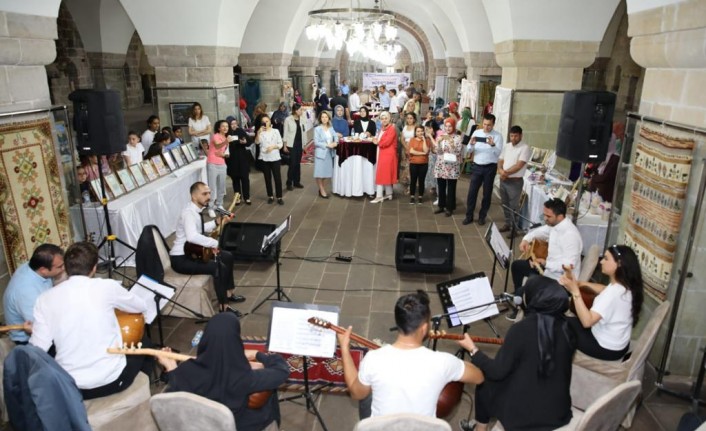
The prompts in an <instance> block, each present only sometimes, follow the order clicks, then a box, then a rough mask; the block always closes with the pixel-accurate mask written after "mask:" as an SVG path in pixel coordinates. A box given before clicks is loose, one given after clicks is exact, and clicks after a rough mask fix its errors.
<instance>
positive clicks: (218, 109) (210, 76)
mask: <svg viewBox="0 0 706 431" xmlns="http://www.w3.org/2000/svg"><path fill="white" fill-rule="evenodd" d="M239 51H240V49H239V48H234V47H222V46H184V45H145V53H146V54H147V58H148V59H149V62H150V64H151V65H152V66H154V70H155V76H156V80H157V88H165V87H167V88H169V89H168V90H157V91H156V100H155V103H156V104H157V112H158V115H159V116H160V119H161V121H162V125H168V124H171V123H172V119H171V114H170V110H169V103H172V102H199V103H200V104H201V105H202V107H203V111H204V114H206V115H208V117H209V119H210V120H211V123H212V124H214V123H215V122H216V121H217V120H219V119H225V118H226V117H227V116H228V115H234V114H235V112H236V107H235V91H234V90H231V89H219V90H216V89H214V87H223V86H229V85H233V66H234V65H235V64H237V62H238V54H239ZM180 87H190V89H187V88H181V89H180Z"/></svg>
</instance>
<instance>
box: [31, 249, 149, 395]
mask: <svg viewBox="0 0 706 431" xmlns="http://www.w3.org/2000/svg"><path fill="white" fill-rule="evenodd" d="M97 264H98V249H97V248H96V246H95V245H93V244H92V243H90V242H78V243H75V244H72V245H71V246H70V247H69V248H68V249H67V250H66V254H65V255H64V265H65V266H66V273H67V274H68V276H69V278H68V280H66V281H64V282H62V283H61V284H59V285H57V286H55V287H54V288H52V289H49V290H47V291H46V292H44V293H42V294H41V295H40V296H39V298H38V299H37V303H36V305H35V306H34V323H33V328H32V329H33V330H32V337H31V338H30V339H29V343H30V344H33V345H35V346H37V347H39V348H41V349H43V350H45V351H48V350H49V348H50V347H51V345H52V342H53V343H54V346H55V347H56V362H58V363H59V365H61V367H62V368H63V369H64V370H66V372H68V373H69V374H70V375H71V377H73V378H74V380H75V381H76V386H78V388H79V389H80V390H81V393H82V394H83V399H84V400H87V399H91V398H98V397H104V396H107V395H111V394H114V393H117V392H121V391H122V390H124V389H126V388H127V387H129V386H130V384H132V382H133V380H134V379H135V376H137V373H138V372H140V370H141V368H143V366H144V368H145V369H146V371H149V370H150V367H148V366H147V365H146V364H145V362H146V361H145V360H144V358H143V357H141V356H131V357H130V358H129V359H126V358H125V356H124V355H112V354H109V353H108V352H107V351H106V349H107V348H109V347H116V346H120V345H122V334H121V332H120V325H119V324H118V320H117V318H116V317H115V309H116V308H117V309H119V310H122V311H125V312H128V313H144V312H146V311H147V304H145V302H144V301H143V300H142V299H141V298H139V297H138V296H136V295H134V294H133V293H131V292H130V291H128V290H127V289H125V288H123V287H122V286H121V285H120V283H118V282H117V281H115V280H111V279H102V278H93V276H94V275H95V273H96V265H97ZM150 365H151V364H150Z"/></svg>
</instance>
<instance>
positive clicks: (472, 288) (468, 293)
mask: <svg viewBox="0 0 706 431" xmlns="http://www.w3.org/2000/svg"><path fill="white" fill-rule="evenodd" d="M449 295H450V296H451V300H452V301H453V303H454V307H455V309H456V310H465V309H467V308H471V307H478V306H479V305H483V304H489V303H492V302H493V301H494V300H495V297H494V296H493V289H492V288H491V287H490V280H488V277H481V278H474V279H473V280H465V281H462V282H461V283H459V284H457V285H456V286H451V287H449ZM449 311H451V307H449ZM498 313H499V310H498V306H497V305H495V304H490V305H488V306H485V307H479V308H474V309H473V310H468V311H464V312H462V313H459V314H458V317H459V319H460V320H461V323H463V324H464V325H467V324H469V323H473V322H476V321H478V320H483V319H485V318H486V317H492V316H495V315H497V314H498ZM452 320H453V316H452Z"/></svg>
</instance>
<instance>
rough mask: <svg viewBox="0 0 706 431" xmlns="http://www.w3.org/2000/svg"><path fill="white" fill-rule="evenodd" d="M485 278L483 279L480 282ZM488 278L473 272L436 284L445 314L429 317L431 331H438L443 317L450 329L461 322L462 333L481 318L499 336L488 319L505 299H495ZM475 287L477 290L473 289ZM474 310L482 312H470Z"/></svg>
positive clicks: (495, 313) (434, 346)
mask: <svg viewBox="0 0 706 431" xmlns="http://www.w3.org/2000/svg"><path fill="white" fill-rule="evenodd" d="M484 279H485V280H486V281H483V280H484ZM487 280H488V277H486V275H485V273H484V272H476V273H475V274H471V275H468V276H465V277H460V278H456V279H454V280H449V281H445V282H443V283H439V284H437V285H436V290H437V292H438V293H439V299H440V300H441V306H442V307H443V309H444V313H443V314H440V315H437V316H433V317H432V319H431V321H432V330H434V331H438V330H439V328H440V327H441V319H442V318H444V317H445V318H446V320H447V324H448V327H449V328H454V327H456V326H460V325H463V332H464V333H465V332H466V331H467V330H468V329H469V328H470V325H471V323H473V322H475V321H478V320H483V321H485V323H486V324H487V325H488V327H489V328H490V329H491V330H492V331H493V333H494V334H495V336H496V337H498V338H500V333H499V332H498V330H497V328H496V327H495V324H494V323H493V321H492V320H491V319H490V318H491V317H493V316H497V315H498V314H499V313H500V311H499V310H498V307H497V304H499V303H502V302H505V299H500V300H498V299H495V297H493V289H492V288H491V287H490V284H489V283H487ZM486 283H487V284H486ZM484 286H487V289H483V287H484ZM474 289H475V290H476V292H473V290H474ZM481 289H483V290H485V291H482V290H481ZM454 299H455V300H454ZM459 308H460V309H459ZM476 310H481V311H480V312H476V313H469V312H472V311H476ZM464 314H465V316H464ZM436 343H437V340H434V341H433V347H432V349H434V350H436Z"/></svg>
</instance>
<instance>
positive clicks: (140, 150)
mask: <svg viewBox="0 0 706 431" xmlns="http://www.w3.org/2000/svg"><path fill="white" fill-rule="evenodd" d="M144 153H145V147H143V146H142V143H141V142H138V143H137V145H135V146H134V147H133V146H132V145H130V144H127V148H126V149H125V151H123V156H127V157H128V158H129V159H130V164H131V165H134V164H135V163H140V162H141V161H142V155H143V154H144Z"/></svg>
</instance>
